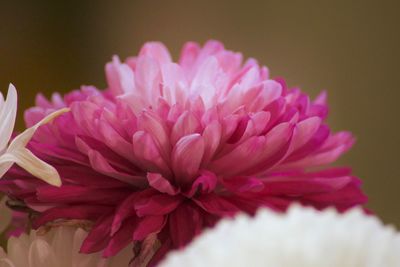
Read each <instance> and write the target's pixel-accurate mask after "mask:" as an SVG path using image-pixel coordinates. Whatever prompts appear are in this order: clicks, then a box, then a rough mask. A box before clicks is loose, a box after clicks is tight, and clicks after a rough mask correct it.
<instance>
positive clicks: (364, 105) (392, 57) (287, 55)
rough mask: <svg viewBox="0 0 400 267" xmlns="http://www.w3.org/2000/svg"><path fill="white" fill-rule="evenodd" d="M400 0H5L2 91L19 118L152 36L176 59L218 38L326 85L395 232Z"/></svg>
mask: <svg viewBox="0 0 400 267" xmlns="http://www.w3.org/2000/svg"><path fill="white" fill-rule="evenodd" d="M396 2H398V1H392V2H390V1H312V2H308V1H282V0H276V1H233V0H230V1H229V0H226V1H225V0H224V1H212V0H202V1H171V0H169V1H148V0H147V1H99V0H98V1H3V0H2V1H0V20H1V22H0V88H1V91H2V92H3V93H4V92H5V91H6V89H7V85H8V83H9V82H13V83H14V84H15V85H16V87H17V89H18V90H19V95H20V98H19V101H20V103H19V105H20V106H19V114H18V116H19V121H18V128H19V129H22V127H23V121H22V111H23V110H24V109H25V108H28V107H30V106H32V105H33V103H34V96H35V94H37V93H38V92H43V93H44V94H45V95H47V96H49V95H50V94H51V92H52V91H59V92H63V93H64V92H67V91H69V90H71V89H75V88H78V87H79V86H80V85H81V84H93V85H96V86H98V87H99V88H104V87H105V78H104V64H105V63H106V62H107V61H109V60H110V58H111V56H112V55H114V54H118V55H120V57H121V58H125V57H127V56H129V55H134V54H136V53H137V52H138V50H139V49H140V46H141V45H142V44H143V43H144V42H146V41H150V40H159V41H162V42H164V43H165V44H166V45H167V46H168V47H169V48H170V49H171V51H172V53H173V55H174V56H175V59H176V58H177V55H178V54H179V51H180V48H181V46H182V44H183V43H184V42H185V41H188V40H193V41H198V42H201V43H203V42H204V41H206V40H207V39H210V38H212V39H218V40H221V41H223V42H224V43H225V45H226V47H227V48H229V49H232V50H236V51H241V52H243V54H244V55H245V57H255V58H257V59H258V60H259V61H260V62H261V63H262V64H265V65H267V66H268V67H269V68H270V70H271V73H272V76H283V77H285V78H286V79H287V81H288V83H289V85H291V86H297V85H298V86H301V87H302V88H303V89H304V90H305V91H307V92H308V93H310V94H311V95H312V96H315V95H316V94H317V93H318V92H319V91H320V90H322V89H328V91H329V102H330V106H331V113H330V119H329V120H330V123H331V125H333V128H334V129H335V130H339V129H348V130H351V131H352V132H354V134H355V136H356V137H357V143H356V145H355V147H354V149H353V150H352V151H350V152H349V153H348V154H347V155H346V156H344V157H343V158H342V159H341V161H340V163H341V164H345V165H350V166H352V167H353V168H354V172H355V174H356V175H357V176H359V177H361V178H362V179H363V180H364V185H363V187H364V189H365V191H366V192H367V193H368V195H369V196H370V200H369V204H368V207H369V208H371V209H372V210H374V211H375V212H377V213H378V214H379V215H380V216H381V217H382V218H383V219H384V221H386V222H388V223H394V224H396V225H397V226H398V227H400V210H399V203H400V201H399V200H400V194H399V192H400V188H399V187H400V162H399V158H400V157H399V154H400V136H399V130H400V126H399V123H400V120H399V115H400V114H399V106H400V105H399V98H400V88H399V87H400V74H399V70H400V68H399V65H400V52H399V50H400V16H399V12H398V11H399V8H400V5H399V4H397V3H396Z"/></svg>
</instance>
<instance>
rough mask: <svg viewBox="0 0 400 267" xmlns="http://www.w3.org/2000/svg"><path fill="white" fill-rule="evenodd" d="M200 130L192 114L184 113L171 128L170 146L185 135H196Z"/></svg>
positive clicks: (198, 123)
mask: <svg viewBox="0 0 400 267" xmlns="http://www.w3.org/2000/svg"><path fill="white" fill-rule="evenodd" d="M199 130H200V122H199V121H198V119H197V118H196V117H195V116H194V114H193V113H192V112H189V111H185V112H184V113H183V114H182V115H181V116H179V118H178V119H177V121H176V122H175V124H174V126H173V127H172V131H171V144H172V145H175V144H176V142H178V140H179V139H181V138H182V137H183V136H185V135H189V134H193V133H196V132H198V131H199Z"/></svg>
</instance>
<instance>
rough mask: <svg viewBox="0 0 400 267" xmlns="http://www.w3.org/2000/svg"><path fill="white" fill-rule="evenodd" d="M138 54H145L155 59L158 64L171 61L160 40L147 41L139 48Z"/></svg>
mask: <svg viewBox="0 0 400 267" xmlns="http://www.w3.org/2000/svg"><path fill="white" fill-rule="evenodd" d="M139 56H147V57H150V58H153V59H155V60H157V61H158V62H159V63H160V64H166V63H170V62H171V61H172V59H171V55H170V54H169V51H168V49H167V48H166V47H165V45H164V44H163V43H161V42H148V43H145V44H144V45H143V47H142V48H141V49H140V52H139Z"/></svg>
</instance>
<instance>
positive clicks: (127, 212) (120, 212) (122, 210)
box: [111, 193, 138, 235]
mask: <svg viewBox="0 0 400 267" xmlns="http://www.w3.org/2000/svg"><path fill="white" fill-rule="evenodd" d="M137 195H138V194H137V193H132V194H131V195H130V196H129V197H127V198H126V199H125V200H124V201H122V202H121V204H120V205H119V206H118V208H117V210H116V211H115V215H114V219H113V222H112V225H111V235H114V234H115V232H117V231H118V230H119V229H120V227H121V225H122V222H123V221H124V220H125V219H127V218H129V217H131V216H134V215H135V208H134V202H135V200H136V199H137V197H138V196H137Z"/></svg>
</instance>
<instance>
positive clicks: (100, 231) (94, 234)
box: [80, 213, 113, 253]
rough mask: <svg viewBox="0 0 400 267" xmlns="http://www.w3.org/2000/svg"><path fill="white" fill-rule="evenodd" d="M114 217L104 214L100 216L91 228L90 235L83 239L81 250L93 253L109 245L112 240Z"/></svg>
mask: <svg viewBox="0 0 400 267" xmlns="http://www.w3.org/2000/svg"><path fill="white" fill-rule="evenodd" d="M112 219H113V217H112V216H111V215H109V214H107V213H106V214H104V215H103V216H102V217H100V218H99V219H98V220H97V222H96V223H95V225H94V226H93V227H92V229H91V230H90V232H89V234H88V236H87V237H86V238H85V241H83V243H82V246H81V248H80V252H84V253H93V252H98V251H100V250H102V249H104V248H105V247H107V244H108V242H109V241H110V238H111V237H110V230H111V223H112Z"/></svg>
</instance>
